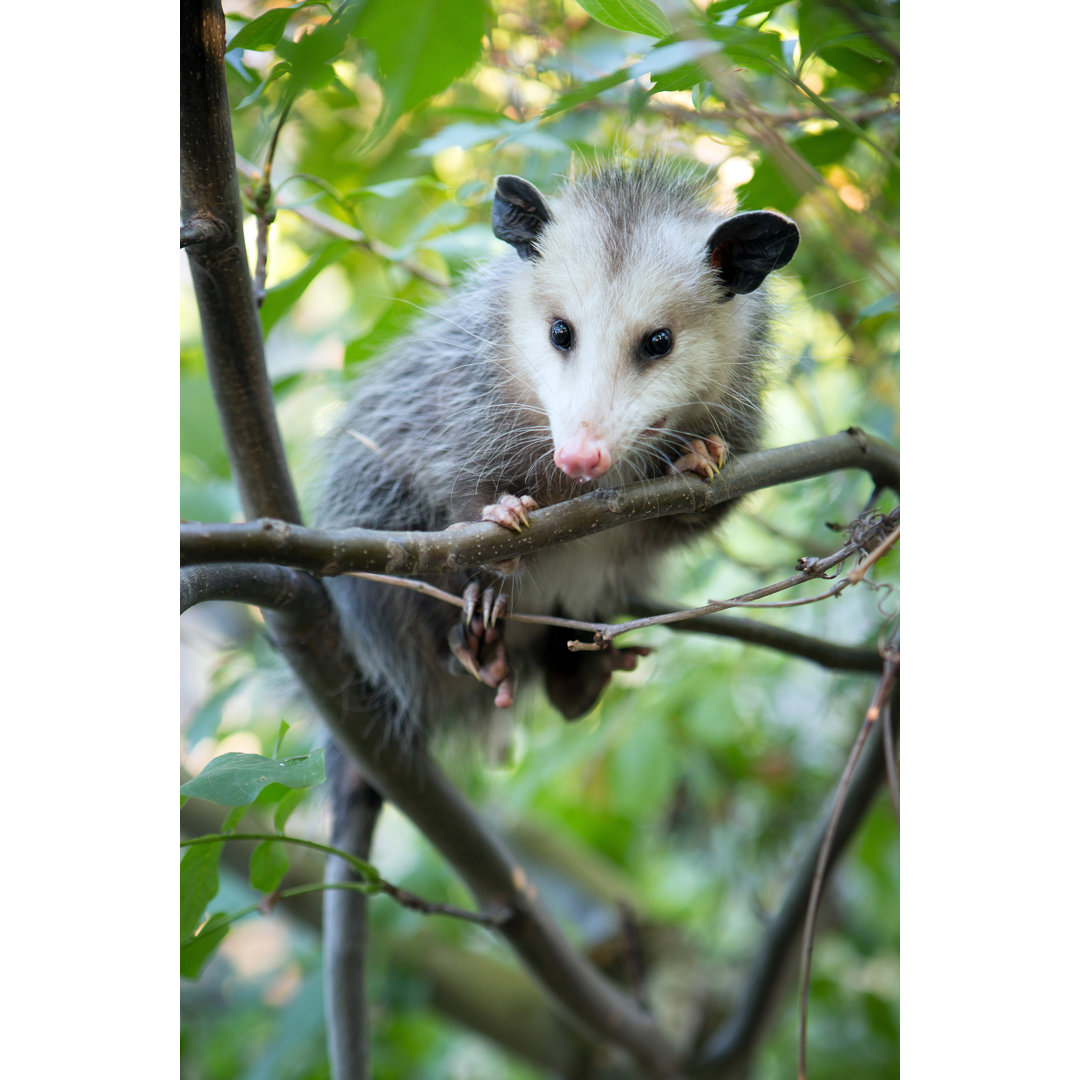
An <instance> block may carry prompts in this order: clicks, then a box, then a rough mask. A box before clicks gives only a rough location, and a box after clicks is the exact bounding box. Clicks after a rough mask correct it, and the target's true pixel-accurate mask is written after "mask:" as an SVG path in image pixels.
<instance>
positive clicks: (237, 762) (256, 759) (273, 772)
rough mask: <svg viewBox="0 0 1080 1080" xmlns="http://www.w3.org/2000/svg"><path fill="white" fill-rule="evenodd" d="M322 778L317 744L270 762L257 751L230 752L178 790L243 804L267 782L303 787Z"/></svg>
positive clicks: (221, 802) (222, 802) (223, 802)
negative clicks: (315, 748)
mask: <svg viewBox="0 0 1080 1080" xmlns="http://www.w3.org/2000/svg"><path fill="white" fill-rule="evenodd" d="M325 779H326V773H325V771H324V768H323V751H322V748H321V747H320V748H319V749H317V750H312V751H311V753H309V754H300V755H298V756H297V757H291V758H285V759H284V760H283V761H273V760H272V759H270V758H266V757H263V756H262V755H261V754H235V753H233V754H222V755H221V757H216V758H214V760H213V761H211V762H210V763H209V764H208V765H207V766H206V768H204V769H203V771H202V772H201V773H199V775H198V776H196V777H195V778H194V779H193V780H189V781H188V782H187V783H186V784H183V785H182V786H181V788H180V790H181V792H183V794H185V795H192V796H194V797H195V798H197V799H206V801H207V802H212V803H217V804H218V805H219V806H245V805H246V804H247V803H249V802H251V801H252V800H253V799H254V798H255V796H256V795H258V794H259V792H260V791H262V789H263V788H264V787H266V785H267V784H274V783H277V784H284V785H285V787H289V788H306V787H313V786H314V785H315V784H321V783H322V782H323V781H324V780H325Z"/></svg>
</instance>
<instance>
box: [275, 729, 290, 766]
mask: <svg viewBox="0 0 1080 1080" xmlns="http://www.w3.org/2000/svg"><path fill="white" fill-rule="evenodd" d="M288 730H289V725H288V723H287V722H286V721H285V720H282V721H281V723H280V724H279V725H278V733H277V738H276V739H275V740H274V757H275V758H277V757H278V756H279V755H280V753H281V744H282V743H283V742H284V741H285V734H286V732H288Z"/></svg>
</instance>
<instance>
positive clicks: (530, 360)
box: [507, 201, 759, 483]
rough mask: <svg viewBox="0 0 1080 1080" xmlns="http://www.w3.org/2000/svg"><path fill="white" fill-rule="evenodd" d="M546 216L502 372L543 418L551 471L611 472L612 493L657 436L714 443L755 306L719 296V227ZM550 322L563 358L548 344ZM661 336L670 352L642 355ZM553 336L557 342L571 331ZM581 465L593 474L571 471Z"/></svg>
mask: <svg viewBox="0 0 1080 1080" xmlns="http://www.w3.org/2000/svg"><path fill="white" fill-rule="evenodd" d="M552 213H553V218H554V220H553V221H552V222H551V223H550V224H549V225H548V226H547V227H546V228H545V229H544V230H543V232H542V234H541V236H540V238H539V242H538V244H537V250H538V257H537V258H533V259H528V260H523V261H520V262H518V263H517V267H516V271H515V281H514V283H513V288H512V295H513V296H514V297H515V301H514V308H513V312H512V325H511V327H510V337H511V346H512V347H511V350H510V356H509V357H508V358H507V362H508V365H509V366H510V367H511V368H512V370H513V371H514V374H515V375H516V376H517V377H518V379H519V380H520V383H521V384H522V385H521V390H522V392H523V393H524V394H527V395H530V394H531V396H535V399H536V401H535V404H537V405H539V406H540V407H541V408H542V409H543V411H544V412H545V414H546V415H547V417H548V420H549V423H550V426H551V438H552V442H553V449H554V454H555V460H556V462H557V463H558V464H559V465H560V467H561V468H562V469H563V471H564V472H567V473H568V474H569V475H571V476H576V478H578V479H592V478H597V477H599V476H600V475H605V474H607V473H608V471H609V469H610V473H611V475H610V476H605V482H617V483H621V482H625V481H626V480H629V479H632V478H634V477H636V476H640V475H642V472H641V469H642V466H643V465H644V464H645V461H646V459H647V456H648V455H649V453H650V447H651V444H654V443H655V442H656V441H657V439H658V438H659V432H658V431H657V430H656V426H657V425H662V428H663V431H664V432H665V433H666V434H669V435H670V434H672V433H675V434H678V435H681V436H685V437H686V438H698V437H701V436H703V435H708V434H712V433H714V432H717V433H719V434H720V435H721V436H722V435H723V420H722V417H723V413H724V402H725V393H726V392H727V391H728V388H729V387H730V384H731V380H732V374H733V372H734V371H735V370H736V368H735V365H738V364H739V363H740V362H741V361H742V360H743V358H744V356H745V354H746V351H747V350H746V348H745V346H746V343H747V341H748V338H749V335H750V332H751V325H752V322H753V315H754V310H755V309H756V308H757V306H758V304H759V300H758V298H757V297H756V296H755V295H754V294H749V295H738V296H735V297H733V298H731V299H728V300H723V299H722V295H723V293H722V290H721V289H720V288H719V287H718V285H717V282H716V277H715V272H714V271H713V270H711V269H710V268H709V265H708V262H707V241H708V239H709V236H710V234H711V233H712V231H713V229H715V228H716V226H717V224H718V221H719V219H718V218H717V217H716V216H715V215H713V214H711V213H709V212H707V211H705V210H701V211H699V212H693V213H690V214H688V213H687V212H686V210H685V209H683V210H682V211H681V212H680V213H678V214H675V213H673V212H669V211H667V210H665V209H664V208H663V207H659V208H656V209H653V210H651V211H639V212H638V213H635V214H632V215H631V214H624V215H623V216H622V218H621V220H620V219H619V218H617V217H616V216H615V215H614V214H610V213H604V212H602V211H601V212H597V208H596V207H595V206H580V205H575V204H574V203H573V202H572V201H571V202H568V203H567V202H564V203H562V204H554V205H553V206H552ZM558 320H561V321H562V322H563V323H564V324H565V327H566V328H567V329H569V332H570V338H569V340H570V341H571V344H570V346H569V348H565V349H563V348H559V347H558V346H557V345H556V344H555V343H553V341H552V327H553V325H554V324H555V323H556V322H557V321H558ZM660 330H667V331H670V339H664V338H661V339H660V340H661V341H664V340H670V344H671V347H670V351H667V352H666V354H664V355H660V356H650V354H649V351H648V346H647V339H649V338H650V336H651V335H653V334H655V333H656V332H657V331H660ZM557 337H558V338H559V339H560V341H561V342H564V343H565V341H566V340H567V334H566V329H562V328H561V329H560V333H559V334H558V335H557ZM710 405H711V406H712V408H709V406H710ZM560 453H561V454H562V457H561V458H560ZM653 453H656V451H655V450H653ZM584 459H591V460H592V463H591V465H589V466H587V467H586V466H582V467H580V469H577V470H576V471H574V470H575V466H574V463H575V462H578V461H581V460H584ZM567 461H569V462H570V463H571V467H570V468H568V467H567V464H566V463H567Z"/></svg>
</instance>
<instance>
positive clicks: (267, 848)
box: [251, 840, 289, 893]
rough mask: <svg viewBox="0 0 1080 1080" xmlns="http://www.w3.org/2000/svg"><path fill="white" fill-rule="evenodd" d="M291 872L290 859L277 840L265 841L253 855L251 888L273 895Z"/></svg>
mask: <svg viewBox="0 0 1080 1080" xmlns="http://www.w3.org/2000/svg"><path fill="white" fill-rule="evenodd" d="M288 870H289V857H288V856H287V855H286V854H285V848H284V846H283V845H282V844H279V843H278V842H277V841H276V840H264V841H263V842H262V843H261V844H259V846H258V847H257V848H256V849H255V850H254V851H253V852H252V853H251V887H252V888H253V889H257V890H258V891H259V892H263V893H272V892H273V891H274V890H275V889H276V888H277V887H278V886H279V885H280V884H281V879H282V878H283V877H284V876H285V874H286V873H287V872H288Z"/></svg>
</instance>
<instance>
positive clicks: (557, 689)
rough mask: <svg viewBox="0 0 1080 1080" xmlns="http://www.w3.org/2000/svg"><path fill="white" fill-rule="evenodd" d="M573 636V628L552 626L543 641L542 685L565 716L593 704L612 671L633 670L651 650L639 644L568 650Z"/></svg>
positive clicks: (572, 716)
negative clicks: (601, 648) (571, 629)
mask: <svg viewBox="0 0 1080 1080" xmlns="http://www.w3.org/2000/svg"><path fill="white" fill-rule="evenodd" d="M575 636H576V635H575V634H574V633H573V631H570V632H568V631H566V630H563V629H561V628H559V627H555V626H553V627H552V628H551V629H550V630H549V631H548V635H547V640H546V642H545V645H544V689H545V690H547V695H548V698H549V700H550V701H551V704H552V705H554V706H555V708H556V709H558V710H559V712H561V713H562V714H563V716H564V717H565V718H566V719H567V720H577V719H578V718H579V717H582V716H584V715H585V713H587V712H588V711H589V710H590V709H591V708H592V707H593V705H595V704H596V702H597V699H598V698H599V697H600V695H601V694H602V693H603V691H604V688H605V687H606V686H607V684H608V683H609V682H611V675H612V672H615V671H633V670H634V668H636V667H637V662H638V658H639V657H642V656H648V655H649V653H650V652H652V649H648V648H645V647H644V646H641V645H631V646H629V647H628V648H625V649H614V648H609V649H603V650H601V651H599V652H591V651H586V652H571V651H570V650H569V649H568V648H567V642H568V641H569V640H570V639H571V638H573V637H575Z"/></svg>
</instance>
